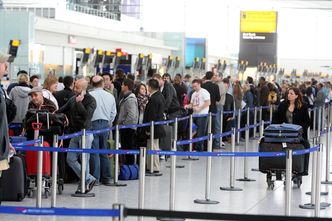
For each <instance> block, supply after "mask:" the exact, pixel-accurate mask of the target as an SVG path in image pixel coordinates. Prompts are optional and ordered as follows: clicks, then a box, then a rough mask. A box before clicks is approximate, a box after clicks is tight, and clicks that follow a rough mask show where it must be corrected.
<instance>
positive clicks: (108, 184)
mask: <svg viewBox="0 0 332 221" xmlns="http://www.w3.org/2000/svg"><path fill="white" fill-rule="evenodd" d="M101 184H103V185H105V186H112V185H113V183H112V182H111V181H108V182H102V183H101Z"/></svg>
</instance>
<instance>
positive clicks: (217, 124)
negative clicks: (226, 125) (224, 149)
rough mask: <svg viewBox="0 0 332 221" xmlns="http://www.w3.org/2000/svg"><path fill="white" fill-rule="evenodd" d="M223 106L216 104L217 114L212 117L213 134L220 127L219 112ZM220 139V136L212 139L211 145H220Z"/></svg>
mask: <svg viewBox="0 0 332 221" xmlns="http://www.w3.org/2000/svg"><path fill="white" fill-rule="evenodd" d="M222 109H223V106H221V105H220V106H217V110H218V112H217V116H213V117H212V133H213V134H219V133H220V128H221V115H220V112H221V111H222ZM220 140H221V138H217V139H213V143H212V146H213V147H217V148H218V147H220Z"/></svg>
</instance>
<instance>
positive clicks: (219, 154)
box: [15, 146, 319, 157]
mask: <svg viewBox="0 0 332 221" xmlns="http://www.w3.org/2000/svg"><path fill="white" fill-rule="evenodd" d="M15 148H17V150H24V151H48V152H65V153H70V152H71V153H80V154H81V153H89V154H119V155H123V154H129V155H137V154H139V153H140V151H139V150H95V149H79V148H54V147H30V146H17V147H15ZM318 149H319V146H316V147H313V148H310V149H305V150H297V151H294V153H295V154H294V155H303V154H307V153H311V152H314V151H317V150H318ZM147 154H149V155H169V156H203V157H204V156H208V157H280V156H285V154H286V153H285V152H187V151H159V150H148V151H147Z"/></svg>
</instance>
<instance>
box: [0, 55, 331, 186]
mask: <svg viewBox="0 0 332 221" xmlns="http://www.w3.org/2000/svg"><path fill="white" fill-rule="evenodd" d="M6 58H7V57H6V56H5V54H0V77H3V75H4V73H5V70H6V66H5V65H6V61H7V60H6ZM192 78H193V77H192V76H191V75H185V76H182V75H181V74H176V75H175V76H174V78H173V79H172V76H171V75H169V74H167V73H165V74H163V75H160V74H154V75H153V76H152V77H151V79H149V80H148V81H147V83H146V84H144V83H142V82H138V81H135V76H134V75H131V74H128V75H126V74H125V73H124V72H123V71H122V70H117V71H116V73H115V75H114V76H113V75H112V74H109V73H101V74H97V75H95V76H91V77H85V78H84V77H78V78H76V79H74V78H73V77H72V76H65V77H63V78H61V79H60V81H61V84H60V83H59V79H58V78H56V77H55V76H54V75H48V76H47V77H46V78H45V80H44V82H43V83H42V84H41V85H42V86H39V85H40V83H39V80H40V79H39V77H38V76H29V74H28V73H27V72H26V71H19V72H18V75H17V82H16V83H11V84H10V85H9V86H8V87H7V89H6V90H5V89H4V88H2V89H1V90H0V98H1V103H0V105H1V108H0V114H1V116H5V114H3V112H4V110H5V109H6V108H5V98H7V97H8V99H11V101H12V102H13V103H14V104H15V106H16V114H15V116H14V119H8V121H11V122H12V123H15V124H20V125H21V126H19V127H18V128H16V129H15V130H14V132H13V135H24V136H27V137H28V138H29V139H33V138H34V137H33V131H32V130H31V128H30V125H29V124H30V122H31V114H32V113H35V112H32V110H38V111H39V110H45V111H47V112H49V113H52V114H58V115H61V114H62V115H61V116H64V117H63V118H61V119H64V120H63V121H64V122H63V124H64V131H62V133H65V134H71V133H75V132H80V131H81V130H82V129H87V130H97V129H103V128H108V127H111V126H113V125H131V124H138V123H148V122H151V121H162V120H166V119H175V118H177V117H183V116H186V115H189V114H208V113H209V112H212V113H214V114H215V115H213V120H212V131H211V132H212V133H213V134H218V133H220V129H221V126H222V128H223V131H224V132H225V131H229V130H231V128H232V127H234V126H235V122H236V117H237V116H235V115H234V114H232V113H227V114H223V115H222V116H221V114H220V112H221V111H222V110H223V111H233V110H238V109H243V108H251V107H255V106H269V105H273V106H274V108H273V122H274V123H294V124H299V125H301V126H302V127H303V129H304V131H306V130H307V128H308V127H309V126H310V123H311V124H312V121H310V118H309V114H308V108H312V107H315V106H320V105H322V104H324V103H325V102H329V101H330V100H331V99H332V85H331V83H330V82H326V83H318V82H317V81H316V80H315V79H312V80H311V81H308V82H303V83H289V82H288V81H283V82H282V83H280V84H278V83H277V82H268V81H266V79H265V78H264V77H260V79H259V82H258V84H255V82H254V79H253V78H252V77H247V79H246V81H245V82H243V83H242V82H241V81H238V80H235V79H232V78H231V77H230V76H227V77H224V76H222V74H221V73H218V71H217V69H216V68H213V69H212V70H211V71H208V72H206V73H205V76H203V78H201V79H199V78H195V79H192ZM59 85H61V86H60V87H61V88H60V89H61V90H59V89H58V86H59ZM250 114H253V113H252V112H251V113H250ZM221 117H222V118H223V119H222V120H221ZM269 117H270V109H264V110H263V112H262V119H263V120H269ZM250 119H251V120H252V118H250ZM245 121H246V119H244V118H243V119H241V123H242V124H245V123H246V122H245ZM221 123H222V125H221ZM194 124H195V125H196V136H197V137H201V136H204V135H206V134H207V132H208V131H207V130H208V118H207V117H198V118H194ZM188 125H189V124H188V121H181V122H179V130H178V137H179V139H185V138H188ZM0 128H1V136H0V143H1V145H2V147H4V146H7V148H1V149H0V151H2V152H1V153H0V157H1V158H0V171H1V170H3V169H4V168H6V166H3V164H2V163H1V162H2V160H3V159H6V157H7V155H8V148H9V147H10V148H11V146H10V145H9V141H8V134H7V135H6V134H5V132H4V130H6V131H7V130H8V124H7V119H6V121H4V120H1V122H0ZM29 131H30V132H29ZM165 136H166V130H165V128H164V126H162V125H155V127H154V136H153V139H151V134H150V127H144V128H127V129H121V130H120V146H121V147H122V148H125V149H136V148H138V147H140V146H146V147H147V148H151V146H152V145H153V147H154V149H155V150H158V149H159V144H160V140H161V139H163V138H164V137H165ZM304 136H306V132H305V133H304ZM113 138H114V134H113V136H112V135H111V136H110V134H109V133H107V132H105V133H101V134H94V135H93V134H88V135H87V136H86V140H85V143H86V147H87V148H93V149H108V148H110V146H111V144H112V140H113ZM49 139H52V138H51V137H50V138H49ZM224 142H229V137H225V138H224V140H222V139H214V140H213V149H215V150H216V149H222V148H224V145H225V143H224ZM63 146H64V147H67V148H77V147H81V146H82V143H81V138H80V137H74V138H72V139H70V140H69V141H64V142H63ZM185 148H186V147H183V149H185ZM195 150H196V151H204V150H206V145H205V144H204V142H203V141H202V142H198V143H196V144H195ZM159 160H160V159H159V158H158V157H154V162H153V165H150V160H147V170H150V169H151V167H153V171H154V172H156V173H159V171H160V162H159ZM122 163H124V164H134V163H135V158H134V156H133V155H131V156H129V155H128V156H125V158H124V159H123V160H122ZM110 165H111V164H110V158H109V156H108V155H106V154H100V155H99V154H91V156H90V159H89V160H88V161H87V164H86V168H87V170H86V176H85V177H86V184H87V187H86V192H89V191H91V189H92V188H93V187H94V186H95V185H100V184H103V185H111V184H112V183H111V181H112V173H111V166H110ZM68 168H71V170H72V171H73V172H74V173H75V174H76V175H77V177H80V174H81V165H80V161H79V154H77V153H68V154H64V153H62V154H60V155H59V176H60V177H62V178H63V179H66V176H67V175H68ZM77 192H78V193H80V192H81V189H80V185H79V186H78V189H77Z"/></svg>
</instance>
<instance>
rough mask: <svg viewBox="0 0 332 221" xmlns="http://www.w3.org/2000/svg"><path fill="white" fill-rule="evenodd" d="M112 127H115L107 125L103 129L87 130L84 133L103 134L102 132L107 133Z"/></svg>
mask: <svg viewBox="0 0 332 221" xmlns="http://www.w3.org/2000/svg"><path fill="white" fill-rule="evenodd" d="M114 129H115V127H109V128H104V129H97V130H88V131H86V133H87V134H103V133H108V132H110V131H112V130H114Z"/></svg>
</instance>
